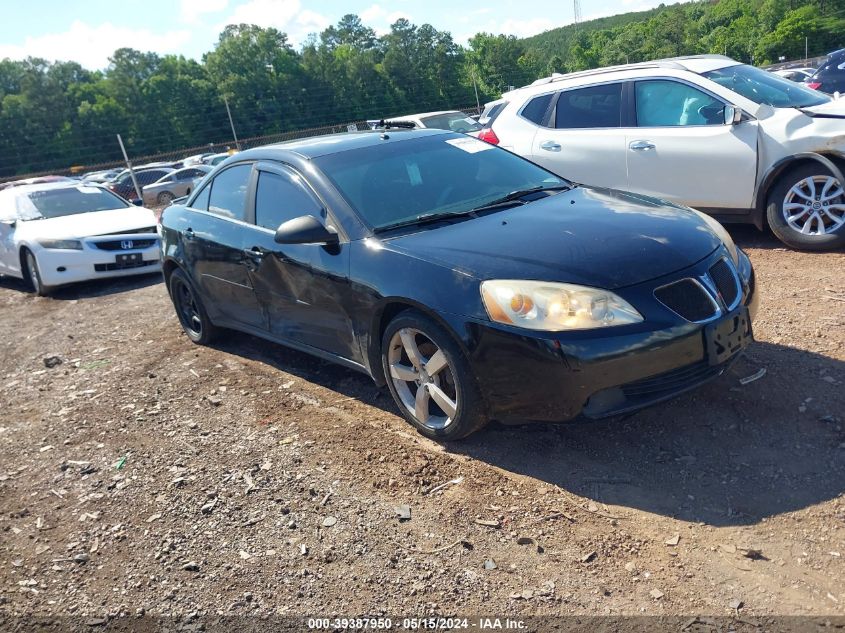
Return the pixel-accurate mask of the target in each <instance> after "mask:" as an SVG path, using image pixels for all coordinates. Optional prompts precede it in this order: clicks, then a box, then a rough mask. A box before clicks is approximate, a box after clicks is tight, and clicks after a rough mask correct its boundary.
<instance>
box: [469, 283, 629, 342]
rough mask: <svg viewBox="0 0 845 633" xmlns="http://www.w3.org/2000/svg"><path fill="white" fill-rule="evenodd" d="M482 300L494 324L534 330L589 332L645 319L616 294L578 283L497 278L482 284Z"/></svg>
mask: <svg viewBox="0 0 845 633" xmlns="http://www.w3.org/2000/svg"><path fill="white" fill-rule="evenodd" d="M481 298H482V300H483V301H484V307H485V308H486V309H487V314H488V316H489V317H490V319H491V320H492V321H495V322H497V323H506V324H508V325H516V326H518V327H524V328H527V329H530V330H547V331H552V332H559V331H562V330H587V329H592V328H600V327H610V326H613V325H627V324H629V323H639V322H641V321H642V320H643V317H642V316H641V315H640V313H639V312H637V311H636V309H634V307H633V306H632V305H631V304H630V303H628V302H627V301H625V300H624V299H622V298H621V297H618V296H617V295H615V294H613V293H612V292H608V291H607V290H601V289H599V288H588V287H586V286H576V285H574V284H561V283H554V282H546V281H524V280H519V279H502V280H499V279H495V280H490V281H484V282H482V283H481Z"/></svg>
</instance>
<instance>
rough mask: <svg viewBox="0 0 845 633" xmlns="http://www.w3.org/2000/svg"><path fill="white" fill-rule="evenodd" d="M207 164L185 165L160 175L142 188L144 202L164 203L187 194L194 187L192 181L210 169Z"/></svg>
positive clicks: (152, 203)
mask: <svg viewBox="0 0 845 633" xmlns="http://www.w3.org/2000/svg"><path fill="white" fill-rule="evenodd" d="M211 169H212V168H211V166H209V165H194V166H193V167H185V168H184V169H178V170H176V171H174V172H171V173H169V174H167V175H166V176H162V177H161V178H159V179H158V180H157V181H155V182H154V183H152V184H150V185H147V186H146V187H144V188H143V190H142V191H143V194H144V204H145V205H147V206H152V205H166V204H170V203H171V202H173V200H174V199H175V198H181V197H182V196H187V195H188V194H189V193H191V191H193V189H194V181H197V180H201V179H202V178H204V177H205V175H206V174H207V173H208V172H210V171H211Z"/></svg>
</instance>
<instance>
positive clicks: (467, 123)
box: [420, 112, 481, 134]
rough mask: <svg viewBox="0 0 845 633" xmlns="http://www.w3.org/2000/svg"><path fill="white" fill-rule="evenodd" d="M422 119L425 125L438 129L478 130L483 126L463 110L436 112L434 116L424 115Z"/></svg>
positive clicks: (452, 130)
mask: <svg viewBox="0 0 845 633" xmlns="http://www.w3.org/2000/svg"><path fill="white" fill-rule="evenodd" d="M420 121H422V122H423V125H425V126H426V127H430V128H436V129H438V130H449V131H450V132H461V133H463V134H465V133H467V132H478V130H480V129H481V126H480V125H479V124H478V122H477V121H476V120H475V119H473V118H472V117H469V116H467V115H466V114H464V113H463V112H447V113H445V114H435V115H432V116H427V117H422V118H420Z"/></svg>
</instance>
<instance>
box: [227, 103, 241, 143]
mask: <svg viewBox="0 0 845 633" xmlns="http://www.w3.org/2000/svg"><path fill="white" fill-rule="evenodd" d="M223 103H225V104H226V114H228V115H229V125H231V126H232V137H233V138H234V139H235V147H237V148H238V151H241V144H240V142H238V135H237V133H236V132H235V122H234V121H233V120H232V111H231V110H230V109H229V100H228V99H227V98H226V95H223Z"/></svg>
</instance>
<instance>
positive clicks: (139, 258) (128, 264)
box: [114, 253, 144, 268]
mask: <svg viewBox="0 0 845 633" xmlns="http://www.w3.org/2000/svg"><path fill="white" fill-rule="evenodd" d="M143 257H144V255H143V253H121V254H119V255H115V257H114V265H115V267H117V268H134V267H136V266H140V265H141V264H142V263H143V262H144V259H143Z"/></svg>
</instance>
